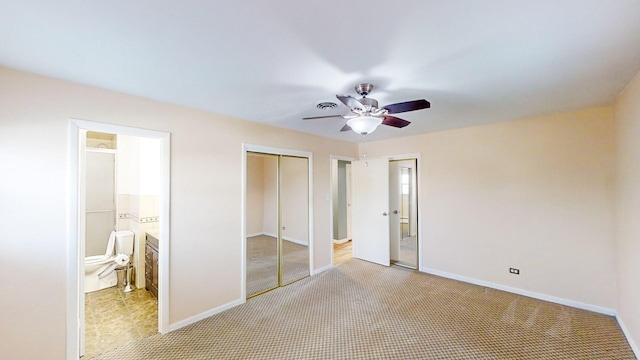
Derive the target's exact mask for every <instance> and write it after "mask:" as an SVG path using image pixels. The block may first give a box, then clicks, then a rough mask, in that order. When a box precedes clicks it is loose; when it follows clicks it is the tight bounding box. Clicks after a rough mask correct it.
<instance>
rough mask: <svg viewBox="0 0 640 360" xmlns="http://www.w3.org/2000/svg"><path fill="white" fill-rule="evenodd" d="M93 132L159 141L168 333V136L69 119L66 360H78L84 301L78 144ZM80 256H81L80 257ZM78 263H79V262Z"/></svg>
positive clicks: (161, 262) (161, 314)
mask: <svg viewBox="0 0 640 360" xmlns="http://www.w3.org/2000/svg"><path fill="white" fill-rule="evenodd" d="M85 130H86V131H97V132H104V133H111V134H121V135H129V136H138V137H147V138H154V139H159V140H160V141H161V143H162V175H161V176H162V179H161V182H162V190H161V194H160V224H159V225H160V229H161V230H160V239H159V241H160V243H159V247H160V254H159V259H158V267H159V274H158V277H159V279H158V282H159V284H158V331H159V332H160V333H163V334H164V333H167V332H168V331H169V234H170V229H169V224H170V221H169V213H170V212H169V208H170V196H169V194H170V188H171V187H170V181H171V168H170V166H171V149H170V146H171V135H170V133H168V132H162V131H155V130H146V129H139V128H133V127H127V126H122V125H113V124H107V123H100V122H94V121H87V120H79V119H69V128H68V146H69V148H68V156H69V158H68V168H67V183H68V188H67V192H68V194H69V196H68V198H69V203H68V205H67V206H68V207H67V216H68V219H69V223H68V228H67V279H68V281H67V310H66V314H67V316H66V321H67V333H66V355H67V359H78V357H79V338H80V324H79V320H80V314H79V311H80V305H79V303H80V299H81V298H82V299H83V301H84V289H83V288H81V287H82V283H81V280H80V277H81V276H84V275H83V274H81V273H80V271H81V270H82V271H83V272H84V255H83V254H82V253H81V251H80V250H81V246H82V245H81V244H82V242H84V236H85V235H84V232H83V231H81V226H83V224H84V211H82V210H83V208H84V206H85V205H84V204H83V203H82V198H81V196H80V190H81V188H80V185H81V179H80V170H81V168H80V157H81V156H82V154H81V153H82V152H81V151H80V150H81V147H82V144H80V133H81V131H85ZM81 254H82V256H81ZM80 259H82V261H81V260H80Z"/></svg>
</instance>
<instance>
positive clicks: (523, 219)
mask: <svg viewBox="0 0 640 360" xmlns="http://www.w3.org/2000/svg"><path fill="white" fill-rule="evenodd" d="M612 116H613V114H612V109H611V108H595V109H588V110H583V111H578V112H572V113H565V114H557V115H553V116H547V117H541V118H535V119H528V120H520V121H512V122H507V123H499V124H494V125H487V126H478V127H473V128H466V129H460V130H453V131H446V132H438V133H431V134H425V135H420V136H414V137H407V138H401V139H394V140H388V141H378V142H370V143H365V144H363V145H362V146H361V147H360V154H361V155H362V154H363V153H366V154H367V158H369V159H371V158H376V157H380V156H383V155H396V154H398V155H399V154H407V153H416V152H419V153H420V154H421V162H420V163H419V164H418V171H419V177H420V180H419V181H420V189H419V201H420V203H421V208H420V210H421V215H420V216H421V221H422V232H423V233H422V238H423V253H422V256H423V264H422V265H423V268H430V269H435V270H438V271H441V272H447V273H450V274H454V275H458V276H464V277H469V278H474V279H478V280H483V281H488V282H493V283H497V284H501V285H506V286H510V287H514V288H518V289H522V290H526V291H531V292H536V293H540V294H544V295H548V296H555V297H559V298H564V299H568V300H572V301H577V302H582V303H586V304H589V305H595V306H600V307H605V308H609V309H613V308H615V304H616V295H615V290H616V285H615V280H616V279H615V263H614V247H613V217H612V216H613V197H612V196H613V155H614V151H613V150H614V133H613V127H612V121H613V119H612ZM509 267H515V268H519V269H520V272H521V274H520V275H518V276H516V275H511V274H509V272H508V269H509Z"/></svg>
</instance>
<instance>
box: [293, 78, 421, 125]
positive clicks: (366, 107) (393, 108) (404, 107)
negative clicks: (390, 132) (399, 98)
mask: <svg viewBox="0 0 640 360" xmlns="http://www.w3.org/2000/svg"><path fill="white" fill-rule="evenodd" d="M355 89H356V92H357V93H358V94H360V95H361V96H362V99H356V98H354V97H353V96H351V95H336V97H337V98H338V100H340V101H341V102H342V103H343V104H345V105H347V106H348V107H349V109H351V112H352V114H348V115H327V116H312V117H306V118H302V120H313V119H328V118H343V119H347V124H346V125H345V126H344V127H343V128H342V129H341V130H340V131H349V130H353V131H354V132H356V133H358V134H361V135H367V134H371V133H372V132H374V131H375V130H376V129H377V128H378V126H379V125H380V124H383V125H388V126H393V127H397V128H403V127H405V126H407V125H409V124H410V123H411V122H410V121H407V120H404V119H400V118H397V117H395V116H391V115H389V114H397V113H403V112H407V111H414V110H422V109H428V108H430V107H431V104H430V103H429V102H428V101H427V100H424V99H421V100H413V101H406V102H400V103H395V104H391V105H387V106H383V107H381V108H379V107H378V101H377V100H376V99H372V98H368V97H367V95H369V93H370V92H371V90H373V85H371V84H366V83H365V84H359V85H356V87H355ZM334 105H335V104H334Z"/></svg>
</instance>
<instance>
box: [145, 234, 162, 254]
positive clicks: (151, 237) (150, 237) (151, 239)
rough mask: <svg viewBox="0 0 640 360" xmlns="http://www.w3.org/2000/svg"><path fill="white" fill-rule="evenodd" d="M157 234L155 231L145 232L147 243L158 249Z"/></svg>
mask: <svg viewBox="0 0 640 360" xmlns="http://www.w3.org/2000/svg"><path fill="white" fill-rule="evenodd" d="M159 237H160V236H159V234H158V232H157V231H149V232H147V244H149V245H151V246H152V247H154V248H155V249H156V250H157V249H158V243H159V242H160V241H159V239H158V238H159Z"/></svg>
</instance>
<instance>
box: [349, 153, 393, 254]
mask: <svg viewBox="0 0 640 360" xmlns="http://www.w3.org/2000/svg"><path fill="white" fill-rule="evenodd" d="M352 164H353V166H352V178H353V187H352V189H351V190H352V200H353V203H352V208H353V210H352V211H353V247H354V256H355V257H356V258H358V259H362V260H366V261H370V262H374V263H377V264H380V265H385V266H389V263H390V261H389V161H388V160H387V159H373V160H366V161H365V160H359V161H354V162H353V163H352Z"/></svg>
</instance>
